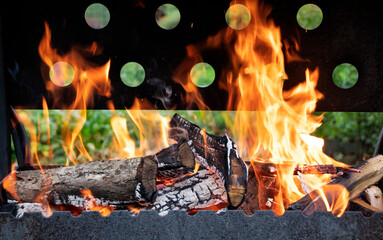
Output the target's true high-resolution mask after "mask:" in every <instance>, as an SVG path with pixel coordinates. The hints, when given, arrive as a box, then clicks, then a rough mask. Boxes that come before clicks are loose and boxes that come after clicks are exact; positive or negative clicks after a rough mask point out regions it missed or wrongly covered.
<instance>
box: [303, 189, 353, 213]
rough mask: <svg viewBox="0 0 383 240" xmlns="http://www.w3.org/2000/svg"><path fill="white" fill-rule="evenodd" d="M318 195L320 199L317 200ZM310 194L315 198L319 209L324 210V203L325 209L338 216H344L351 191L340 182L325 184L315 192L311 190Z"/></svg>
mask: <svg viewBox="0 0 383 240" xmlns="http://www.w3.org/2000/svg"><path fill="white" fill-rule="evenodd" d="M316 195H319V197H320V201H315V198H316V197H317V196H316ZM310 196H311V198H312V199H313V200H314V202H315V204H316V206H315V207H316V208H317V209H320V210H322V209H323V206H322V205H324V206H325V210H326V211H328V212H332V214H333V215H334V216H336V217H340V216H342V215H343V213H344V211H345V210H346V208H347V206H348V200H349V193H348V191H347V189H346V188H345V187H344V186H342V185H339V184H328V185H324V186H322V187H320V188H318V189H316V190H315V193H312V192H311V193H310ZM323 210H324V209H323Z"/></svg>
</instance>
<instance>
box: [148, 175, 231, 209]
mask: <svg viewBox="0 0 383 240" xmlns="http://www.w3.org/2000/svg"><path fill="white" fill-rule="evenodd" d="M157 190H158V196H157V199H156V201H155V202H154V203H153V204H152V205H150V206H148V207H146V208H145V209H149V210H156V211H158V212H159V213H160V214H161V215H163V214H166V213H167V212H168V211H170V210H182V211H187V212H191V211H196V210H199V209H210V210H216V211H217V210H219V209H222V208H225V207H227V205H228V200H227V194H226V192H225V188H224V186H223V183H222V181H221V180H220V178H219V177H218V176H217V175H215V174H212V173H211V172H209V170H207V169H200V170H199V171H198V172H197V173H196V174H195V175H189V176H186V177H184V178H180V179H177V180H175V181H174V183H173V184H172V185H170V186H166V185H158V188H157Z"/></svg>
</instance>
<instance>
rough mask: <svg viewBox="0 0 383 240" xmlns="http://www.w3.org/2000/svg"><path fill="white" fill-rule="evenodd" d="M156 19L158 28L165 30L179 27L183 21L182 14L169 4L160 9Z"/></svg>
mask: <svg viewBox="0 0 383 240" xmlns="http://www.w3.org/2000/svg"><path fill="white" fill-rule="evenodd" d="M155 19H156V22H157V24H158V26H160V27H161V28H163V29H165V30H171V29H173V28H175V27H177V25H178V23H179V22H180V20H181V14H180V11H179V10H178V8H177V7H176V6H174V5H173V4H169V3H167V4H163V5H161V6H160V7H159V8H158V10H157V11H156V14H155Z"/></svg>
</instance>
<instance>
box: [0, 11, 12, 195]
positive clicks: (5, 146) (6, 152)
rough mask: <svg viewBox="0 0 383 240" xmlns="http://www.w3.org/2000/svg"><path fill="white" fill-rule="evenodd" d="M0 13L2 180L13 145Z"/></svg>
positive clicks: (8, 168)
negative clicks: (10, 131) (10, 132)
mask: <svg viewBox="0 0 383 240" xmlns="http://www.w3.org/2000/svg"><path fill="white" fill-rule="evenodd" d="M1 23H2V22H1V15H0V180H2V179H3V178H4V177H5V176H6V175H8V173H9V172H10V170H11V156H10V152H11V147H10V135H9V112H8V105H7V103H6V101H7V100H6V94H5V93H6V91H5V81H4V67H3V66H4V59H3V43H2V36H3V35H2V31H1V30H2V29H1ZM4 194H5V193H4V191H3V190H1V196H0V202H2V199H5V198H4V196H5V195H4Z"/></svg>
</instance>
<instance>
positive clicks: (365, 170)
mask: <svg viewBox="0 0 383 240" xmlns="http://www.w3.org/2000/svg"><path fill="white" fill-rule="evenodd" d="M355 169H357V170H359V172H348V173H344V174H343V175H341V176H339V177H337V178H334V179H333V180H332V181H330V182H329V183H328V184H326V185H324V186H323V187H322V188H321V189H317V190H314V191H312V192H311V193H309V194H307V195H305V196H304V197H303V198H301V199H300V200H298V201H297V202H295V203H293V204H291V205H290V209H294V210H302V211H303V213H304V214H306V215H311V214H312V213H313V212H314V211H326V210H328V209H327V208H328V205H329V204H328V203H329V202H335V204H336V202H337V201H338V199H339V197H340V195H341V194H342V193H340V192H336V191H332V190H331V189H333V188H332V187H333V186H337V185H338V186H339V185H340V186H343V187H344V188H345V189H347V191H348V195H347V199H345V201H347V202H349V201H352V200H354V199H356V198H357V197H359V196H360V194H361V193H363V192H364V191H365V190H366V189H367V188H368V187H370V186H371V185H373V184H376V183H377V182H379V180H381V179H382V177H383V156H382V155H379V156H376V157H373V158H370V159H368V160H366V161H364V162H362V163H361V164H359V165H358V166H355ZM324 197H325V198H326V199H323V198H324ZM326 203H327V204H326Z"/></svg>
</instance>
